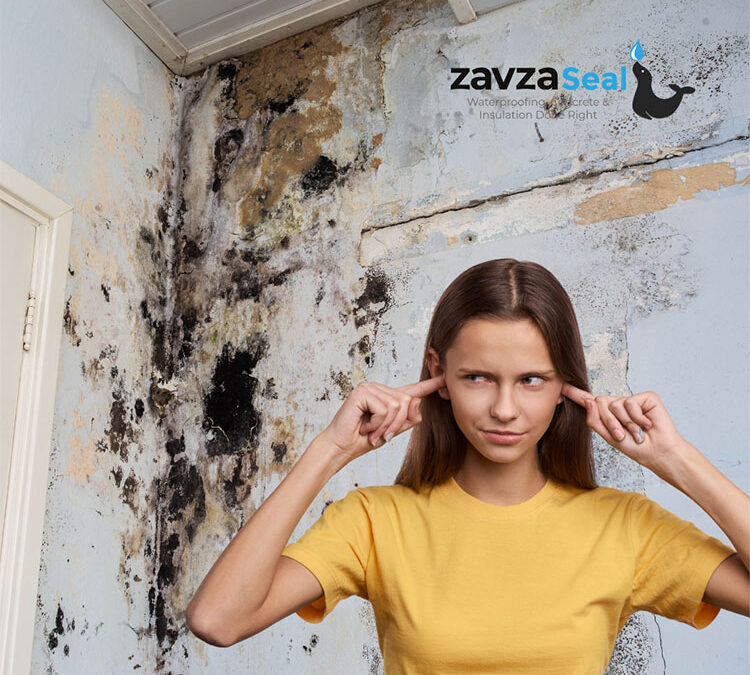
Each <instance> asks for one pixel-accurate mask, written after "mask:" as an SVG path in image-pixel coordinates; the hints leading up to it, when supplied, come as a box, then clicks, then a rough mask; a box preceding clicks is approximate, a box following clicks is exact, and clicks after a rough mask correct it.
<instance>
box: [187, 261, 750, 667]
mask: <svg viewBox="0 0 750 675" xmlns="http://www.w3.org/2000/svg"><path fill="white" fill-rule="evenodd" d="M589 427H590V428H591V429H593V430H594V431H596V432H597V433H598V434H600V435H601V436H602V437H603V438H604V439H605V440H606V441H607V442H608V443H609V444H610V445H612V446H614V447H615V448H617V449H618V450H620V451H621V452H624V453H625V454H626V455H627V456H629V457H631V458H632V459H634V460H636V461H637V462H638V463H640V464H642V465H643V466H645V467H646V468H648V469H649V470H651V471H653V472H654V473H656V474H657V475H658V476H659V477H661V478H662V479H663V480H665V481H667V482H669V483H670V484H672V485H673V486H674V487H676V488H677V489H679V490H682V491H683V492H684V493H685V494H687V495H688V496H689V497H691V498H692V499H693V500H694V501H695V502H697V503H698V504H699V505H700V506H701V507H702V508H703V509H704V510H705V511H706V512H707V513H708V514H709V515H710V516H711V517H712V518H713V519H714V520H715V521H716V523H717V524H718V525H719V527H721V529H722V530H723V531H724V532H725V533H726V535H727V537H728V538H729V540H730V541H731V542H732V544H733V545H734V548H735V549H736V551H737V552H735V550H733V549H732V548H729V547H728V546H726V545H725V544H723V543H722V542H720V541H718V540H717V539H714V538H712V537H709V536H708V535H706V534H704V533H703V532H701V531H700V530H699V529H698V528H696V527H695V526H694V525H693V524H691V523H689V522H686V521H684V520H681V519H679V518H677V517H676V516H674V515H672V514H671V513H669V512H667V511H665V510H664V509H662V508H661V507H660V506H658V505H657V504H656V503H654V502H652V501H650V500H649V499H647V498H646V497H644V496H643V495H640V494H637V493H631V492H623V491H620V490H615V489H612V488H606V487H596V485H595V482H594V474H593V466H592V458H591V433H590V431H589ZM412 428H414V430H413V432H412V435H411V438H410V441H409V446H408V449H407V453H406V457H405V459H404V462H403V465H402V467H401V471H400V472H399V474H398V476H397V478H396V482H395V484H394V485H391V486H376V487H366V488H359V489H356V490H352V491H350V492H349V493H348V494H347V495H346V496H345V497H344V498H343V499H341V500H339V501H336V502H334V503H332V504H330V505H329V506H328V507H327V509H326V510H325V512H324V513H323V515H322V517H321V518H320V519H319V520H318V521H317V522H316V523H314V524H313V526H312V527H311V528H310V529H309V530H308V531H307V532H306V533H305V534H304V535H303V536H302V537H301V539H300V540H299V541H298V542H296V543H293V544H289V545H287V542H288V540H289V537H290V536H291V534H292V531H293V530H294V528H295V527H296V525H297V523H298V522H299V520H300V518H301V517H302V515H303V514H304V513H305V511H306V510H307V509H308V508H309V506H310V504H311V503H312V501H313V499H314V498H315V496H316V495H317V494H318V492H319V491H320V490H321V488H323V486H324V485H325V484H326V483H327V481H328V480H329V479H330V478H331V477H332V476H333V475H334V474H335V473H336V472H337V471H339V470H340V469H341V468H342V467H343V466H345V465H346V464H347V463H348V462H350V461H351V460H352V459H354V458H356V457H359V456H360V455H362V454H364V453H366V452H369V451H371V450H373V449H374V448H377V447H379V446H381V445H382V444H383V443H384V442H386V441H389V440H391V439H392V438H393V437H394V436H396V435H398V434H401V433H403V432H405V431H407V430H409V429H412ZM749 514H750V499H749V498H748V497H747V495H745V494H744V493H743V492H742V491H741V490H740V489H739V488H738V487H737V486H735V485H734V484H733V483H732V482H731V481H729V480H728V479H727V478H726V477H725V476H723V475H722V474H721V473H720V472H719V471H718V470H717V469H716V468H715V467H714V466H713V465H712V464H711V463H710V462H709V461H708V460H707V459H706V458H705V457H704V456H703V455H702V454H701V453H700V452H699V451H698V450H697V449H696V448H695V447H694V446H692V445H691V444H690V443H688V442H687V441H686V440H685V439H683V438H682V437H681V436H680V434H679V433H678V432H677V430H676V429H675V426H674V424H673V423H672V420H671V419H670V417H669V414H668V413H667V411H666V410H665V408H664V405H663V404H662V402H661V400H660V399H659V397H658V395H657V394H655V393H653V392H644V393H639V394H635V395H633V396H627V397H613V396H594V395H592V394H590V393H589V387H588V380H587V376H586V364H585V361H584V354H583V348H582V346H581V340H580V335H579V330H578V325H577V322H576V318H575V314H574V311H573V307H572V304H571V302H570V299H569V298H568V296H567V294H566V293H565V291H564V290H563V288H562V286H561V285H560V284H559V282H558V281H557V280H556V279H555V278H554V276H553V275H552V274H551V273H550V272H548V271H547V270H546V269H544V268H543V267H541V266H540V265H537V264H535V263H531V262H519V261H516V260H511V259H500V260H490V261H487V262H484V263H481V264H479V265H475V266H474V267H471V268H470V269H468V270H466V271H465V272H463V273H462V274H461V275H459V276H458V277H457V278H456V279H455V280H454V281H453V282H452V283H451V284H450V286H449V287H448V288H447V289H446V290H445V292H444V293H443V295H442V296H441V298H440V300H439V301H438V303H437V306H436V307H435V311H434V314H433V317H432V321H431V324H430V328H429V331H428V335H427V340H426V346H425V358H424V365H423V368H422V374H421V379H420V381H419V382H417V383H414V384H410V385H406V386H403V387H396V388H393V387H388V386H385V385H383V384H379V383H377V382H363V383H361V384H359V385H358V386H357V387H355V388H354V390H353V391H352V392H351V394H350V395H349V397H348V398H347V399H346V401H345V402H344V403H343V405H342V406H341V408H340V409H339V411H338V412H337V413H336V415H335V416H334V418H333V420H332V421H331V423H330V424H329V425H328V427H327V428H326V429H325V430H324V431H323V432H322V433H321V434H320V435H319V436H317V437H316V438H315V439H314V440H313V441H312V443H311V444H310V446H309V447H308V448H307V449H306V450H305V452H304V453H303V455H302V456H301V457H300V459H299V461H298V462H297V463H296V464H295V466H294V467H293V468H292V470H291V471H290V473H289V474H288V475H287V476H286V477H285V478H284V480H283V481H282V482H281V484H280V485H279V486H278V487H277V488H276V490H275V491H274V492H273V493H272V494H271V495H270V496H269V497H268V499H266V501H265V502H264V503H263V504H262V505H261V507H260V508H259V509H258V510H257V511H256V512H255V514H254V515H253V516H252V518H250V520H249V521H248V522H247V523H246V524H245V525H244V526H243V527H242V529H241V530H240V531H239V533H238V534H237V535H236V536H235V538H234V539H233V540H232V542H231V543H230V544H229V546H228V547H227V548H226V550H225V551H224V552H223V553H222V554H221V556H220V557H219V559H218V560H217V562H216V563H215V564H214V566H213V567H212V569H211V570H210V572H209V573H208V575H207V576H206V578H205V580H204V581H203V583H202V584H201V586H200V588H199V589H198V591H197V592H196V594H195V596H194V598H193V599H192V601H191V602H190V605H189V606H188V609H187V622H188V626H189V628H190V630H191V631H193V633H195V634H196V635H197V636H198V637H200V638H201V639H203V640H205V641H207V642H209V643H211V644H214V645H220V646H227V645H232V644H235V643H237V642H239V641H241V640H244V639H246V638H248V637H250V636H252V635H255V634H256V633H259V632H260V631H262V630H264V629H265V628H267V627H268V626H270V625H272V624H273V623H275V622H276V621H278V620H279V619H281V618H283V617H285V616H287V615H289V614H291V613H292V612H297V613H298V614H299V616H301V617H302V618H303V619H305V620H307V621H311V622H317V621H320V620H322V618H323V617H324V616H325V615H327V614H328V613H329V612H330V611H331V610H332V609H333V607H334V606H335V605H336V603H337V602H338V601H339V600H341V599H343V598H345V597H347V596H349V595H355V594H356V595H359V596H361V597H363V598H367V599H369V600H370V602H371V603H372V605H373V608H374V613H375V618H376V623H377V628H378V638H379V642H380V648H381V651H382V653H383V657H384V663H385V671H386V673H387V674H388V675H391V674H393V673H398V674H401V673H404V674H406V673H431V674H437V673H451V674H454V673H463V672H466V673H501V672H508V673H514V674H518V673H535V674H538V673H545V674H547V673H565V674H566V675H570V674H572V673H602V672H603V671H604V670H605V668H606V666H607V664H608V662H609V658H610V655H611V653H612V648H613V645H614V641H615V638H616V636H617V633H618V632H619V630H620V629H621V628H622V626H623V624H624V623H625V621H626V620H627V618H628V617H629V616H630V615H631V614H632V613H633V612H635V611H637V610H641V609H646V610H649V611H652V612H655V613H658V614H661V615H664V616H668V617H671V618H674V619H676V620H679V621H683V622H685V623H688V624H690V625H693V626H695V627H696V628H702V627H704V626H706V625H708V624H709V623H710V622H711V621H712V620H713V618H714V617H715V616H716V614H717V613H718V611H719V608H725V609H728V610H730V611H733V612H737V613H740V614H744V615H746V616H747V615H749V614H750V574H749V573H748V568H750V528H749V527H748V524H749V523H748V519H749Z"/></svg>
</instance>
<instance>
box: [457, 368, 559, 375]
mask: <svg viewBox="0 0 750 675" xmlns="http://www.w3.org/2000/svg"><path fill="white" fill-rule="evenodd" d="M456 372H458V373H459V374H463V373H473V374H474V375H491V376H492V377H494V376H495V373H492V372H490V371H489V370H482V369H481V368H459V369H458V370H457V371H456ZM554 374H555V369H554V368H552V369H550V370H543V369H541V368H540V369H538V370H534V369H533V368H532V369H529V370H526V371H524V372H523V373H522V375H524V376H527V375H544V376H546V377H551V376H552V375H554Z"/></svg>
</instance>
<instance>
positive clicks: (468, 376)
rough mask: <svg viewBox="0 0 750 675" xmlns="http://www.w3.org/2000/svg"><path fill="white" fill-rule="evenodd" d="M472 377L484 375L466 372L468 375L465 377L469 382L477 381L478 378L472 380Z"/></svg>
mask: <svg viewBox="0 0 750 675" xmlns="http://www.w3.org/2000/svg"><path fill="white" fill-rule="evenodd" d="M474 377H477V378H480V379H481V378H483V377H484V375H475V374H474V373H469V374H468V375H467V376H466V379H467V380H469V382H477V381H478V380H474V379H472V378H474Z"/></svg>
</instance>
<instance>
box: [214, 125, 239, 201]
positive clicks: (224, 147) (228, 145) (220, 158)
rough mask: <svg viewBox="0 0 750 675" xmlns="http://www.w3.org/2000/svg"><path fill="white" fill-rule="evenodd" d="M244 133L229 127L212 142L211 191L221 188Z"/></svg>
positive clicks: (235, 157)
mask: <svg viewBox="0 0 750 675" xmlns="http://www.w3.org/2000/svg"><path fill="white" fill-rule="evenodd" d="M244 139H245V134H244V132H243V131H242V129H231V130H230V131H227V132H226V133H225V134H224V135H222V136H220V137H219V138H218V139H216V143H215V144H214V161H215V164H214V180H213V184H212V185H211V190H212V191H213V192H218V191H219V190H220V189H221V185H222V183H223V182H224V181H225V180H226V178H227V176H228V175H229V172H230V170H231V168H232V163H233V162H234V160H235V159H237V155H238V154H239V151H240V148H241V147H242V142H243V141H244Z"/></svg>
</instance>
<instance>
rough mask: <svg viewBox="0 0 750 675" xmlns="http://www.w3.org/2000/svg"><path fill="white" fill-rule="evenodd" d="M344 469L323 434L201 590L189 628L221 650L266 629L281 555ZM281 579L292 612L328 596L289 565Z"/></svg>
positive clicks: (247, 525) (233, 543)
mask: <svg viewBox="0 0 750 675" xmlns="http://www.w3.org/2000/svg"><path fill="white" fill-rule="evenodd" d="M342 466H343V464H342V461H341V459H340V453H337V452H336V451H335V449H334V447H333V446H332V444H331V443H329V442H326V439H325V437H324V436H322V435H321V436H318V437H316V438H315V439H314V440H313V442H312V443H311V444H310V445H309V447H308V448H307V450H305V452H304V453H303V454H302V456H301V457H300V458H299V460H298V461H297V463H296V464H295V465H294V466H293V467H292V470H291V471H290V472H289V473H288V474H287V475H286V476H285V478H284V479H283V480H282V481H281V483H280V484H279V486H278V487H277V488H276V489H275V490H274V491H273V492H272V493H271V495H270V496H269V497H268V498H267V499H266V500H265V502H263V504H261V506H260V508H259V509H258V510H257V511H256V512H255V513H254V514H253V516H252V517H251V518H250V520H248V521H247V523H245V525H244V526H243V527H242V528H241V529H240V531H239V532H238V533H237V535H236V536H235V537H234V539H232V541H231V542H230V543H229V545H228V546H227V547H226V549H224V551H223V552H222V554H221V555H220V556H219V558H218V560H217V561H216V562H215V563H214V565H213V567H212V568H211V570H210V571H209V573H208V574H207V575H206V578H205V579H204V580H203V582H202V583H201V585H200V586H199V588H198V590H197V591H196V593H195V595H194V596H193V598H192V600H191V601H190V604H188V607H187V610H186V613H185V618H186V620H187V625H188V628H190V630H191V631H192V632H193V633H195V635H197V636H198V637H199V638H201V639H202V640H204V641H205V642H208V643H209V644H212V645H215V646H229V645H231V644H234V643H235V642H238V641H239V640H241V639H243V638H244V637H248V636H250V635H252V634H254V633H256V632H258V631H259V630H262V629H263V628H265V627H266V626H262V625H259V623H262V622H261V621H259V619H260V618H261V616H268V617H269V618H270V615H272V614H274V613H275V612H274V611H273V607H270V608H269V607H265V608H264V607H263V604H264V601H265V600H266V596H267V594H268V593H269V590H270V589H271V586H272V582H273V580H274V577H275V575H276V569H277V565H278V564H279V562H280V558H281V551H282V550H283V548H284V546H285V545H286V543H287V541H288V540H289V537H291V535H292V532H293V531H294V528H295V527H296V526H297V523H298V522H299V521H300V518H302V515H303V514H304V513H305V511H306V510H307V509H308V508H309V506H310V504H311V503H312V501H313V499H315V496H316V495H317V494H318V492H320V490H321V489H322V488H323V486H324V485H325V484H326V483H327V482H328V480H329V479H330V478H331V477H332V476H333V475H334V474H335V473H336V472H337V471H338V470H339V469H340V468H341V467H342ZM292 562H293V561H292ZM297 564H298V563H297ZM300 567H302V566H301V565H300ZM295 572H296V574H295ZM308 574H309V575H310V576H312V573H311V572H309V571H308ZM281 575H282V576H283V577H285V581H286V583H285V586H286V588H287V596H288V597H289V601H288V602H287V603H285V604H286V605H288V609H289V612H291V611H293V608H294V606H295V605H296V604H297V603H296V602H295V600H296V599H297V598H299V603H302V602H304V601H305V600H307V603H305V604H308V603H309V602H312V601H313V600H315V598H316V597H319V596H320V594H321V593H322V589H321V588H320V584H319V583H317V580H316V579H314V577H313V579H312V580H311V579H310V578H309V577H308V576H307V575H305V574H304V572H303V571H302V570H299V569H298V568H294V567H284V568H282V569H281ZM313 580H314V582H313ZM315 583H317V588H316V587H315ZM272 595H273V596H277V594H276V593H274V594H272ZM310 595H312V596H313V597H310ZM273 604H274V605H279V604H284V603H283V599H282V598H278V597H277V601H276V602H275V603H273ZM303 606H304V605H303ZM276 613H278V612H276ZM280 618H282V617H281V616H279V617H277V619H276V620H278V619H280Z"/></svg>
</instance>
